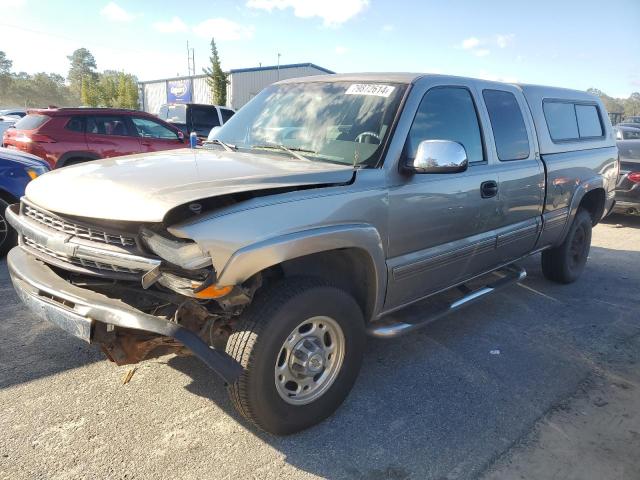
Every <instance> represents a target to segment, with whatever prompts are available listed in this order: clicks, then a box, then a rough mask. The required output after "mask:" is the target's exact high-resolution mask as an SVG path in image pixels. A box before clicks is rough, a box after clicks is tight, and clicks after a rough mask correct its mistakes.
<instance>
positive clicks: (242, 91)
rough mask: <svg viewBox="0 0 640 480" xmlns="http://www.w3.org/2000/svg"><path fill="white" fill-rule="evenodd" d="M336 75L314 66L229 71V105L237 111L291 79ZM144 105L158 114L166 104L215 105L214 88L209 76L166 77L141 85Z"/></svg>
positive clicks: (311, 64)
mask: <svg viewBox="0 0 640 480" xmlns="http://www.w3.org/2000/svg"><path fill="white" fill-rule="evenodd" d="M327 73H335V72H332V71H331V70H327V69H326V68H322V67H319V66H317V65H314V64H313V63H296V64H291V65H280V66H275V65H274V66H269V67H256V68H240V69H236V70H230V71H229V84H228V85H227V105H226V106H228V107H232V108H233V109H235V110H237V109H239V108H240V107H242V106H243V105H244V104H245V103H247V102H248V101H249V100H251V99H252V98H253V97H254V96H255V95H257V94H258V93H259V92H260V91H261V90H262V89H263V88H264V87H266V86H268V85H271V84H272V83H275V82H277V81H278V80H285V79H287V78H296V77H307V76H310V75H324V74H327ZM138 88H139V90H140V104H141V105H140V106H141V108H142V109H143V110H145V111H147V112H151V113H158V110H159V109H160V105H162V104H164V103H187V102H193V103H207V104H211V103H212V100H211V89H210V88H209V85H207V77H206V75H192V76H189V77H175V78H165V79H162V80H149V81H146V82H139V84H138Z"/></svg>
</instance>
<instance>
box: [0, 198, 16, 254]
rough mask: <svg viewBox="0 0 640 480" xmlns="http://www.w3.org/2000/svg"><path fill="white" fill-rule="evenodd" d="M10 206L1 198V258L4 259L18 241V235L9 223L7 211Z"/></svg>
mask: <svg viewBox="0 0 640 480" xmlns="http://www.w3.org/2000/svg"><path fill="white" fill-rule="evenodd" d="M8 206H9V204H8V203H7V202H6V201H5V200H3V199H2V198H0V257H4V256H5V255H6V254H7V252H8V251H9V250H10V249H11V248H12V247H13V246H14V245H15V244H16V242H17V241H18V234H17V233H16V231H15V230H14V229H13V228H12V227H11V225H9V222H7V215H6V213H5V211H6V210H7V207H8Z"/></svg>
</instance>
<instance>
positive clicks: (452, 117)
mask: <svg viewBox="0 0 640 480" xmlns="http://www.w3.org/2000/svg"><path fill="white" fill-rule="evenodd" d="M423 140H451V141H454V142H458V143H460V144H461V145H462V146H463V147H464V149H465V150H466V152H467V159H468V160H469V162H470V163H471V162H480V161H482V160H484V153H483V149H482V136H481V133H480V125H479V124H478V115H477V114H476V108H475V104H474V103H473V98H472V97H471V93H469V90H467V89H466V88H462V87H436V88H432V89H431V90H429V91H428V92H427V93H426V94H425V95H424V97H423V98H422V101H421V102H420V106H419V107H418V113H416V117H415V119H414V120H413V125H411V130H410V131H409V136H408V137H407V145H406V154H407V156H408V158H415V156H416V151H417V150H418V145H419V144H420V142H422V141H423Z"/></svg>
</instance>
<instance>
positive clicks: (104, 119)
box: [87, 115, 129, 136]
mask: <svg viewBox="0 0 640 480" xmlns="http://www.w3.org/2000/svg"><path fill="white" fill-rule="evenodd" d="M87 133H93V134H97V135H118V136H128V135H129V130H128V129H127V124H126V123H125V120H124V118H122V117H115V116H111V115H108V116H107V115H104V116H103V115H100V116H96V117H88V118H87Z"/></svg>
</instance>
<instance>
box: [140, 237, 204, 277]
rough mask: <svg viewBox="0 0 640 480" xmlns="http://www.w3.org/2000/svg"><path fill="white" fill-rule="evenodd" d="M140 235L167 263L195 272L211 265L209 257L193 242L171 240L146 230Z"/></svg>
mask: <svg viewBox="0 0 640 480" xmlns="http://www.w3.org/2000/svg"><path fill="white" fill-rule="evenodd" d="M140 233H141V234H142V240H143V241H144V243H145V244H146V245H147V246H148V247H149V249H151V251H152V252H153V253H155V254H156V255H158V256H159V257H160V258H162V259H164V260H166V261H167V262H169V263H173V264H174V265H178V266H179V267H182V268H184V269H186V270H197V269H199V268H204V267H208V266H211V264H212V260H211V257H210V256H209V255H208V254H207V253H206V252H204V251H203V250H202V249H201V248H200V247H199V246H198V244H197V243H195V242H190V241H184V240H171V239H169V238H166V237H163V236H162V235H159V234H157V233H154V232H152V231H151V230H148V229H146V228H143V229H142V231H141V232H140Z"/></svg>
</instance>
